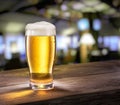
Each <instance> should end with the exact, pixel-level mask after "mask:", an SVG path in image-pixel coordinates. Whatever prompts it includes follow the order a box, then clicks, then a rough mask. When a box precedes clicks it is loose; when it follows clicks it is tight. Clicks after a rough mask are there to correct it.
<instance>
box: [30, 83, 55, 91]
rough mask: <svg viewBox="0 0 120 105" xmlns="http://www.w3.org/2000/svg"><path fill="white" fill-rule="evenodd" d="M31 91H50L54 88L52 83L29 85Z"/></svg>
mask: <svg viewBox="0 0 120 105" xmlns="http://www.w3.org/2000/svg"><path fill="white" fill-rule="evenodd" d="M30 86H31V87H32V89H33V90H51V89H53V88H54V84H53V83H48V84H40V83H30Z"/></svg>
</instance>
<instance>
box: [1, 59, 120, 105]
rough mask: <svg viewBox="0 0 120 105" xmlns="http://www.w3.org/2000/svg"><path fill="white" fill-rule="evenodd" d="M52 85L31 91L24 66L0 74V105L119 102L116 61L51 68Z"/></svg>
mask: <svg viewBox="0 0 120 105" xmlns="http://www.w3.org/2000/svg"><path fill="white" fill-rule="evenodd" d="M54 84H55V88H54V89H53V90H50V91H33V90H31V89H30V88H29V72H28V68H24V69H18V70H11V71H3V72H1V73H0V105H14V104H28V105H29V104H31V105H73V104H76V105H120V61H119V60H118V61H106V62H93V63H86V64H69V65H62V66H55V67H54Z"/></svg>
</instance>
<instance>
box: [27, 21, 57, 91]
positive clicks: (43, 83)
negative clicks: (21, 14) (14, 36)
mask: <svg viewBox="0 0 120 105" xmlns="http://www.w3.org/2000/svg"><path fill="white" fill-rule="evenodd" d="M25 36H26V38H25V40H26V54H27V61H28V66H29V72H30V86H31V87H32V89H34V90H49V89H52V88H53V87H54V84H53V65H54V59H55V51H56V42H55V39H56V29H55V26H54V25H53V24H51V23H48V22H44V21H42V22H36V23H31V24H27V26H26V33H25Z"/></svg>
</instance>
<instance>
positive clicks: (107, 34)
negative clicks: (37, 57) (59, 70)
mask: <svg viewBox="0 0 120 105" xmlns="http://www.w3.org/2000/svg"><path fill="white" fill-rule="evenodd" d="M36 21H48V22H51V23H53V24H54V25H55V26H56V29H57V35H56V42H57V45H56V51H57V53H56V61H55V64H56V65H61V64H70V63H87V62H95V61H106V60H119V59H120V0H14V2H13V0H0V70H1V71H2V70H10V69H18V68H24V67H27V61H26V54H25V35H24V33H25V25H26V24H27V23H32V22H36Z"/></svg>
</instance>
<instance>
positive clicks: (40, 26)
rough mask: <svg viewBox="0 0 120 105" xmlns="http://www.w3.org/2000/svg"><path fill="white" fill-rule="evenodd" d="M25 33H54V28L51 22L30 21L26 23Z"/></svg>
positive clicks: (50, 34) (48, 34)
mask: <svg viewBox="0 0 120 105" xmlns="http://www.w3.org/2000/svg"><path fill="white" fill-rule="evenodd" d="M25 29H26V32H25V35H28V36H29V35H32V36H33V35H41V36H42V35H43V36H44V35H47V36H52V35H56V28H55V26H54V25H53V24H51V23H49V22H45V21H41V22H36V23H30V24H27V25H26V28H25Z"/></svg>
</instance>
